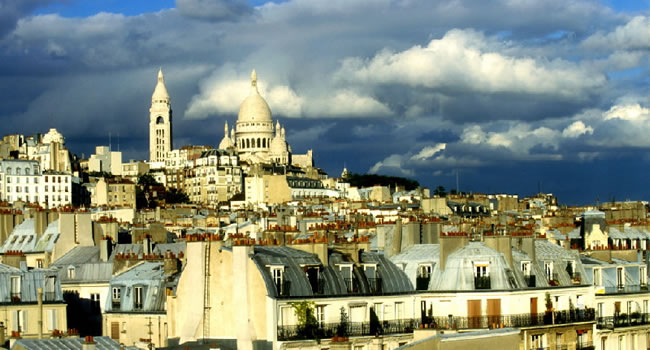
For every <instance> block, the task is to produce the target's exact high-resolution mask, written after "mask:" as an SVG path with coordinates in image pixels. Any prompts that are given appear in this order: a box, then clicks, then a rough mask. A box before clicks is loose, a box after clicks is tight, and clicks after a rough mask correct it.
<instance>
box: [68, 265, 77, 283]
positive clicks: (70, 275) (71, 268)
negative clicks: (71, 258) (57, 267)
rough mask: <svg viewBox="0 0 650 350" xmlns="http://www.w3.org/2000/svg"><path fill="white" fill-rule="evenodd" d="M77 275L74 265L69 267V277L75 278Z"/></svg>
mask: <svg viewBox="0 0 650 350" xmlns="http://www.w3.org/2000/svg"><path fill="white" fill-rule="evenodd" d="M75 276H76V271H75V268H74V266H70V267H68V279H69V280H73V279H75Z"/></svg>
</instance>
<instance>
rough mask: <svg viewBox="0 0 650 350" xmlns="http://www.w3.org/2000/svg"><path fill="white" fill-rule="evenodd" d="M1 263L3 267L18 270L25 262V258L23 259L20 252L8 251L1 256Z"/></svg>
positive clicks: (23, 254) (22, 254)
mask: <svg viewBox="0 0 650 350" xmlns="http://www.w3.org/2000/svg"><path fill="white" fill-rule="evenodd" d="M2 262H3V263H4V264H5V265H9V266H13V267H15V268H17V269H19V268H20V265H21V263H22V262H27V258H26V257H25V253H23V252H21V251H16V250H9V251H6V252H5V253H4V254H3V256H2Z"/></svg>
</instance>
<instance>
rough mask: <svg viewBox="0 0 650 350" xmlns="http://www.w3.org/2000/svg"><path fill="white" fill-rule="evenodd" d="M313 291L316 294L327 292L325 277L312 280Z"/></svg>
mask: <svg viewBox="0 0 650 350" xmlns="http://www.w3.org/2000/svg"><path fill="white" fill-rule="evenodd" d="M310 284H311V291H312V293H314V294H325V279H324V278H322V277H321V278H319V279H317V280H315V281H313V282H312V281H310Z"/></svg>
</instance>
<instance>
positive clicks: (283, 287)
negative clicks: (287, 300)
mask: <svg viewBox="0 0 650 350" xmlns="http://www.w3.org/2000/svg"><path fill="white" fill-rule="evenodd" d="M290 290H291V281H287V280H284V281H276V282H275V291H276V292H277V293H278V296H280V297H288V296H289V295H290V294H289V291H290Z"/></svg>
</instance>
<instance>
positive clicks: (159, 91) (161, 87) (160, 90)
mask: <svg viewBox="0 0 650 350" xmlns="http://www.w3.org/2000/svg"><path fill="white" fill-rule="evenodd" d="M151 99H152V100H169V94H168V93H167V88H166V87H165V77H164V76H163V73H162V69H160V70H158V83H157V84H156V88H155V89H154V90H153V95H151Z"/></svg>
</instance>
